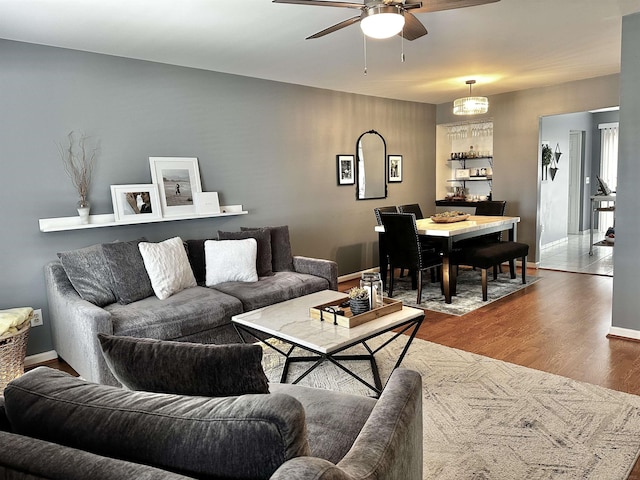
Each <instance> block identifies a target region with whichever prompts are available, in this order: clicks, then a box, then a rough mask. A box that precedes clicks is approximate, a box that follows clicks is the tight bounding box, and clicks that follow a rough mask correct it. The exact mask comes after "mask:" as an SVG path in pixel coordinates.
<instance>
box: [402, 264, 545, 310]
mask: <svg viewBox="0 0 640 480" xmlns="http://www.w3.org/2000/svg"><path fill="white" fill-rule="evenodd" d="M507 270H508V269H507ZM426 275H428V274H425V276H426ZM538 280H540V278H539V277H535V276H530V275H527V283H526V284H524V285H523V284H522V277H521V276H520V275H518V276H517V277H516V278H513V279H512V278H510V276H509V273H508V271H506V272H504V273H500V274H498V278H497V279H496V280H493V276H492V274H491V272H489V281H488V283H487V301H486V302H484V301H482V272H481V271H480V270H471V269H469V270H467V269H460V271H459V273H458V277H457V288H456V291H457V294H456V296H454V297H452V302H451V303H450V304H447V303H445V302H444V295H443V294H442V291H441V290H440V283H431V282H425V283H423V285H422V302H420V304H418V303H417V302H416V300H417V296H418V291H417V290H412V289H411V279H410V277H409V276H405V277H401V278H395V279H394V285H393V298H394V299H398V300H402V303H403V304H405V305H408V306H410V307H420V308H424V309H425V310H432V311H434V312H441V313H447V314H449V315H456V316H462V315H465V314H467V313H469V312H472V311H474V310H476V309H477V308H480V307H484V306H485V305H488V304H490V303H491V302H495V301H496V300H499V299H501V298H503V297H506V296H507V295H511V294H512V293H514V292H517V291H518V290H522V289H523V288H525V287H527V286H529V285H531V284H533V283H535V282H537V281H538Z"/></svg>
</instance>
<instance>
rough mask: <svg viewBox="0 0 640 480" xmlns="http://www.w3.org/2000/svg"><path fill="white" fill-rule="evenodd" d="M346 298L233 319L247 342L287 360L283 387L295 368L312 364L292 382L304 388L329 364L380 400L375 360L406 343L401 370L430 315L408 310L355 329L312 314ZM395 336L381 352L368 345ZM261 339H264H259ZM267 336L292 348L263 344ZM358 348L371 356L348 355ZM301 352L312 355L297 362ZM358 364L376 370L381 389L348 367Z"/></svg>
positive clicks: (307, 301)
mask: <svg viewBox="0 0 640 480" xmlns="http://www.w3.org/2000/svg"><path fill="white" fill-rule="evenodd" d="M345 298H346V294H344V293H340V292H336V291H333V290H324V291H321V292H316V293H312V294H310V295H305V296H302V297H298V298H294V299H292V300H287V301H285V302H281V303H276V304H274V305H270V306H268V307H264V308H260V309H257V310H252V311H251V312H247V313H242V314H240V315H235V316H233V317H232V322H233V325H234V327H235V328H236V330H237V332H238V334H239V335H240V337H241V338H242V341H243V342H246V341H247V340H246V338H245V335H250V336H252V337H254V338H256V339H258V340H261V341H263V342H264V343H266V344H267V345H268V346H269V347H271V348H273V349H274V350H276V351H277V352H278V353H280V354H281V355H284V356H285V364H284V368H283V370H282V376H281V379H280V382H281V383H285V382H286V381H287V376H288V373H289V366H290V365H291V363H294V362H309V363H312V365H311V366H310V367H309V368H308V369H307V370H305V371H304V372H303V373H302V374H301V375H299V376H298V377H297V378H295V379H294V380H293V381H292V382H291V383H298V382H299V381H300V380H302V379H303V378H304V377H306V376H307V375H309V374H310V373H311V372H312V371H313V370H315V369H316V368H317V367H318V366H319V365H321V364H322V363H324V362H325V361H328V362H331V363H332V364H334V365H336V366H337V367H338V368H340V369H341V370H342V371H344V372H346V373H347V374H349V375H351V376H352V377H353V378H355V379H356V380H358V381H359V382H361V383H362V384H364V385H365V386H367V387H368V388H369V389H371V390H373V391H374V392H375V394H376V396H378V395H380V393H382V390H383V388H384V387H383V385H382V382H381V380H380V373H379V372H378V366H377V364H376V359H375V354H376V353H377V352H379V351H380V350H382V349H383V348H384V347H386V346H387V345H389V344H390V343H391V342H392V341H394V340H396V339H397V338H398V337H400V336H402V338H406V339H407V341H406V344H405V346H404V348H403V350H402V352H401V354H400V356H399V357H398V359H397V361H396V363H395V366H394V367H393V369H394V370H395V369H396V368H398V366H400V363H401V362H402V359H403V358H404V356H405V354H406V353H407V350H408V349H409V346H410V345H411V342H412V341H413V339H414V337H415V335H416V333H417V332H418V329H419V328H420V325H421V324H422V321H423V320H424V311H423V310H419V309H417V308H411V307H406V306H403V307H402V310H399V311H396V312H392V313H390V314H388V315H383V316H381V317H380V318H377V319H375V320H371V321H370V322H366V323H363V324H362V325H358V326H357V327H353V328H346V327H342V326H340V325H334V324H333V322H332V321H330V320H325V321H320V320H315V319H312V318H311V317H310V316H309V309H310V308H312V307H315V306H318V305H322V304H326V303H329V302H334V301H335V302H336V305H337V304H339V303H340V302H342V301H344V299H345ZM391 330H395V331H394V336H393V337H392V338H390V339H388V340H387V341H385V342H384V343H383V344H382V345H380V346H378V347H377V348H375V349H372V348H371V347H370V346H369V345H368V344H367V341H368V340H371V339H372V338H375V337H378V336H380V335H382V334H383V333H386V332H389V331H391ZM405 332H408V333H409V335H403V334H404V333H405ZM260 334H262V335H261V336H258V335H260ZM264 334H267V336H269V337H272V338H275V339H278V340H281V341H283V342H285V343H287V344H289V346H290V347H289V348H288V349H282V348H280V347H279V346H277V345H275V344H274V343H270V342H269V341H268V340H267V341H265V340H263V338H264V336H265V335H264ZM261 337H262V338H261ZM356 345H362V346H364V348H365V349H366V351H367V352H368V353H367V354H357V355H349V354H347V353H342V352H344V351H345V350H348V349H349V348H351V347H354V346H356ZM296 347H297V348H300V349H302V350H306V351H307V352H309V353H310V355H305V356H293V355H292V352H293V351H294V349H295V348H296ZM285 350H286V351H285ZM353 360H356V361H358V360H362V361H368V362H369V363H370V364H371V371H372V374H373V379H374V384H375V385H371V384H370V383H369V382H367V381H366V380H364V379H363V378H362V377H360V376H359V375H357V374H356V373H355V372H353V371H352V370H351V369H349V368H348V367H347V366H346V365H345V364H344V363H343V362H345V361H353Z"/></svg>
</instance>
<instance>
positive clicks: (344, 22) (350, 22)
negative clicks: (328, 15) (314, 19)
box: [306, 15, 360, 40]
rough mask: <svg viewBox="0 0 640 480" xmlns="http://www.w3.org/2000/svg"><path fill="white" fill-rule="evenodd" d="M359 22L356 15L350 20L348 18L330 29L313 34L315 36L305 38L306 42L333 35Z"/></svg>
mask: <svg viewBox="0 0 640 480" xmlns="http://www.w3.org/2000/svg"><path fill="white" fill-rule="evenodd" d="M359 21H360V15H358V16H357V17H352V18H350V19H348V20H344V21H343V22H340V23H336V24H335V25H333V26H332V27H329V28H325V29H324V30H322V31H321V32H318V33H315V34H313V35H311V36H310V37H307V38H306V40H311V39H312V38H320V37H324V36H325V35H328V34H330V33H333V32H335V31H337V30H340V29H341V28H344V27H348V26H349V25H353V24H354V23H358V22H359Z"/></svg>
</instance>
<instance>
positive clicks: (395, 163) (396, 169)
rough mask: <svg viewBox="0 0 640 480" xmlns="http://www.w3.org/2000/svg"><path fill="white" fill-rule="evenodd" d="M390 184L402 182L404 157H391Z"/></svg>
mask: <svg viewBox="0 0 640 480" xmlns="http://www.w3.org/2000/svg"><path fill="white" fill-rule="evenodd" d="M388 164H389V183H391V182H402V155H389V157H388Z"/></svg>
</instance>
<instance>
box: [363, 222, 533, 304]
mask: <svg viewBox="0 0 640 480" xmlns="http://www.w3.org/2000/svg"><path fill="white" fill-rule="evenodd" d="M519 222H520V217H507V216H488V215H470V216H469V217H468V218H466V219H465V220H463V221H459V222H450V223H436V222H434V221H433V220H432V219H431V218H430V217H428V218H421V219H418V220H416V226H417V228H418V235H420V236H424V237H428V238H430V239H435V240H440V241H441V243H442V287H443V291H444V300H445V302H446V303H451V297H452V296H453V294H454V293H455V285H452V284H451V282H450V279H451V276H452V275H451V272H452V270H451V269H452V268H453V267H454V266H453V265H451V263H450V255H451V252H452V251H453V248H454V245H455V242H458V241H460V240H464V239H467V238H473V237H480V236H482V235H487V234H490V233H497V232H503V231H508V239H509V241H516V239H517V225H518V223H519ZM375 231H376V232H378V250H379V258H380V276H381V277H382V281H383V284H384V285H385V288H386V278H387V269H388V264H387V251H386V246H385V243H384V226H383V225H377V226H376V227H375Z"/></svg>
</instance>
